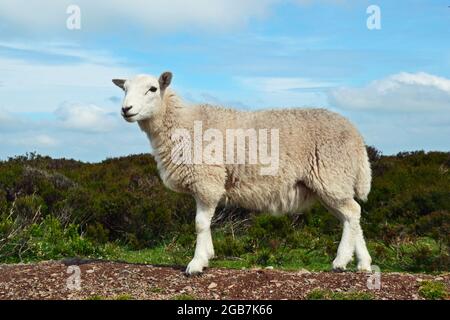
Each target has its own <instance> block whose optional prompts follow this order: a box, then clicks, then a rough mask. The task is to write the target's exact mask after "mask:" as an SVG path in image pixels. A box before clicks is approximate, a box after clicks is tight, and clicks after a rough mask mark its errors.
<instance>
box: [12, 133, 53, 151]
mask: <svg viewBox="0 0 450 320" xmlns="http://www.w3.org/2000/svg"><path fill="white" fill-rule="evenodd" d="M12 142H13V143H14V144H18V145H20V146H33V148H41V147H44V148H52V147H56V146H58V145H59V141H58V140H57V139H56V138H54V137H51V136H49V135H47V134H38V135H26V136H22V137H18V138H14V139H13V141H12ZM30 151H33V150H30Z"/></svg>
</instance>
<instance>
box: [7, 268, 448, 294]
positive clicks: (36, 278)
mask: <svg viewBox="0 0 450 320" xmlns="http://www.w3.org/2000/svg"><path fill="white" fill-rule="evenodd" d="M78 268H79V269H78ZM369 276H370V275H369V274H363V273H352V272H345V273H329V272H308V271H306V270H302V271H298V272H290V271H278V270H268V269H251V270H234V269H221V268H210V269H207V270H206V272H205V274H203V275H201V276H196V277H187V276H185V275H184V273H183V270H182V269H181V268H176V267H162V266H152V265H142V264H128V263H119V262H106V261H66V262H42V263H37V264H18V265H0V299H95V298H97V299H307V298H330V297H331V298H335V299H340V298H341V299H342V298H356V299H358V298H362V299H422V296H421V295H420V294H419V288H420V287H421V284H422V283H423V282H424V281H428V280H433V281H438V282H441V283H444V284H445V286H446V287H447V290H448V289H449V287H450V275H449V274H445V275H436V276H432V275H422V274H404V273H382V274H381V278H380V280H381V281H380V284H381V286H380V288H379V289H369V288H368V287H367V280H368V278H369ZM371 279H372V280H373V278H371ZM372 283H375V282H372Z"/></svg>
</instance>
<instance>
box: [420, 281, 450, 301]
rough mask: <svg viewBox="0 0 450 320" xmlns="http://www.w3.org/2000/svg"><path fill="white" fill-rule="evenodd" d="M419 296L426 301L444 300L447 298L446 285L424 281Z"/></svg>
mask: <svg viewBox="0 0 450 320" xmlns="http://www.w3.org/2000/svg"><path fill="white" fill-rule="evenodd" d="M419 294H420V295H421V296H422V297H424V298H425V299H427V300H444V299H447V298H448V297H449V293H448V291H447V287H446V285H445V284H444V283H443V282H439V281H424V282H423V283H422V285H421V286H420V288H419Z"/></svg>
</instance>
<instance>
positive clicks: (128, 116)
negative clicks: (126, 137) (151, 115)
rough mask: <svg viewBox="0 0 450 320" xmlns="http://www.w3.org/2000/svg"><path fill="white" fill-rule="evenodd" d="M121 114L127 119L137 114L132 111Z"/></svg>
mask: <svg viewBox="0 0 450 320" xmlns="http://www.w3.org/2000/svg"><path fill="white" fill-rule="evenodd" d="M122 115H123V117H124V118H126V119H129V118H132V117H134V116H137V115H138V114H137V113H134V114H122Z"/></svg>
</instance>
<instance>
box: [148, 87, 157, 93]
mask: <svg viewBox="0 0 450 320" xmlns="http://www.w3.org/2000/svg"><path fill="white" fill-rule="evenodd" d="M156 90H158V88H157V87H151V88H150V89H148V91H151V92H156ZM148 91H147V92H148Z"/></svg>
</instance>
